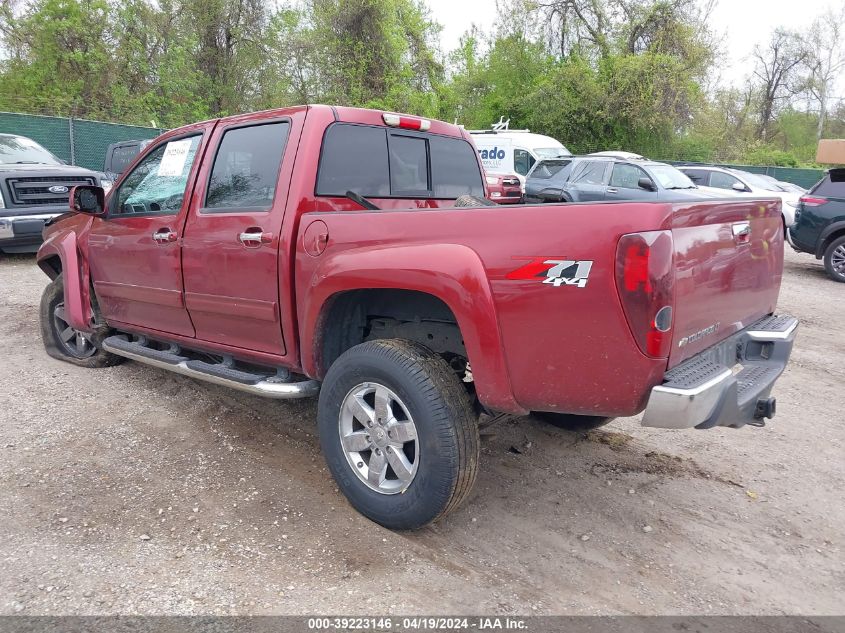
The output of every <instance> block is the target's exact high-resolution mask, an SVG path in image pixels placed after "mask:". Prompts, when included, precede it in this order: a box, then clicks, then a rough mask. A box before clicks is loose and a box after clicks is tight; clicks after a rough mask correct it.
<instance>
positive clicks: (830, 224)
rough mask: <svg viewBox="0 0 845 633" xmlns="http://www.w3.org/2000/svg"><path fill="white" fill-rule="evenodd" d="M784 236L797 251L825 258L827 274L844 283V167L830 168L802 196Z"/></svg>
mask: <svg viewBox="0 0 845 633" xmlns="http://www.w3.org/2000/svg"><path fill="white" fill-rule="evenodd" d="M787 239H788V240H789V243H790V244H791V245H792V248H794V249H795V250H796V251H799V252H804V253H812V254H813V255H815V256H816V259H822V258H824V267H825V270H827V274H828V275H830V278H831V279H833V280H834V281H840V282H843V283H845V168H837V169H831V170H830V171H828V172H827V174H826V175H825V177H824V178H823V179H822V180H820V181H819V182H818V183H817V184H816V186H815V187H813V188H812V189H810V191H809V193H807V195H805V196H802V197H801V199H800V200H799V201H798V208H797V209H796V210H795V224H794V225H793V226H791V227H790V228H789V230H788V231H787Z"/></svg>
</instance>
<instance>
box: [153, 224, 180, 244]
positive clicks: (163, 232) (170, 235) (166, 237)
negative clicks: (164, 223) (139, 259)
mask: <svg viewBox="0 0 845 633" xmlns="http://www.w3.org/2000/svg"><path fill="white" fill-rule="evenodd" d="M177 237H179V236H178V235H177V234H176V233H175V232H174V231H172V230H171V229H169V228H168V227H164V228H162V229H159V230H158V231H156V232H155V233H153V241H154V242H155V243H156V244H167V243H168V242H175V241H176V238H177Z"/></svg>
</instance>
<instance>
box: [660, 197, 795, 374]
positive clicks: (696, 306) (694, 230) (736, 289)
mask: <svg viewBox="0 0 845 633" xmlns="http://www.w3.org/2000/svg"><path fill="white" fill-rule="evenodd" d="M780 205H781V202H780V200H775V199H761V200H748V199H747V198H746V199H742V200H737V201H730V202H729V201H724V202H722V203H719V204H713V202H712V201H711V202H709V203H707V204H696V203H693V204H678V205H675V208H674V214H673V219H672V235H673V238H674V248H675V258H674V264H675V307H674V328H673V340H672V350H671V353H670V356H669V367H674V366H675V365H677V364H679V363H681V362H682V361H684V360H686V359H687V358H690V357H691V356H694V355H695V354H697V353H698V352H700V351H702V350H704V349H706V348H708V347H711V346H713V345H715V344H716V343H718V342H719V341H722V340H724V339H726V338H728V337H729V336H731V335H733V334H734V333H736V332H737V331H739V330H741V329H743V328H745V327H747V326H749V325H750V324H752V323H753V322H755V321H757V320H758V319H759V318H760V317H762V316H764V315H766V314H771V313H772V312H774V309H775V304H776V303H777V297H778V292H779V290H780V282H781V275H782V270H783V224H782V221H781V212H780Z"/></svg>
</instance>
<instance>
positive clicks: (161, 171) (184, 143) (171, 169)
mask: <svg viewBox="0 0 845 633" xmlns="http://www.w3.org/2000/svg"><path fill="white" fill-rule="evenodd" d="M190 150H191V139H189V138H186V139H183V140H181V141H170V142H169V143H168V144H167V147H165V148H164V156H162V157H161V163H159V166H158V175H159V176H181V175H182V170H183V169H184V168H185V161H186V160H187V159H188V152H189V151H190Z"/></svg>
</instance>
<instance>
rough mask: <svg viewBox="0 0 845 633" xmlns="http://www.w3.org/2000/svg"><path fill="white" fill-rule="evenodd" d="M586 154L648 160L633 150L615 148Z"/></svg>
mask: <svg viewBox="0 0 845 633" xmlns="http://www.w3.org/2000/svg"><path fill="white" fill-rule="evenodd" d="M587 155H588V156H605V157H606V158H621V159H622V160H648V159H647V158H646V157H645V156H642V155H640V154H635V153H634V152H620V151H617V150H610V151H604V152H593V153H592V154H587Z"/></svg>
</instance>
